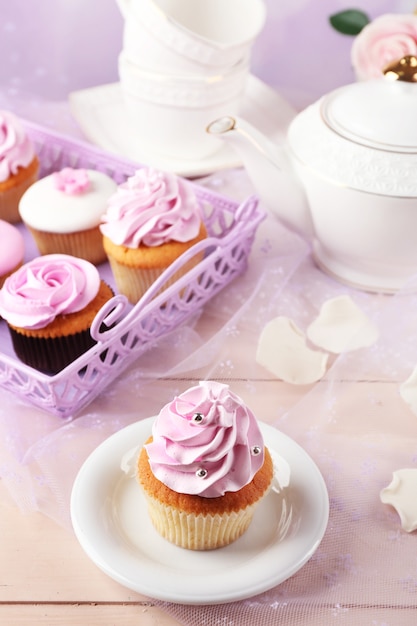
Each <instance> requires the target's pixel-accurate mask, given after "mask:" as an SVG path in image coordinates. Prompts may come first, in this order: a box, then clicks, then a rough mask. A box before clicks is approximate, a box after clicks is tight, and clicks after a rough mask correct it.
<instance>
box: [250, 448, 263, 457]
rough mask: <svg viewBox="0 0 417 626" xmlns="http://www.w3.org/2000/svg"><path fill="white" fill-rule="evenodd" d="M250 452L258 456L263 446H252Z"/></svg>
mask: <svg viewBox="0 0 417 626" xmlns="http://www.w3.org/2000/svg"><path fill="white" fill-rule="evenodd" d="M250 452H251V454H253V456H258V454H261V452H262V448H261V446H252V448H251V451H250Z"/></svg>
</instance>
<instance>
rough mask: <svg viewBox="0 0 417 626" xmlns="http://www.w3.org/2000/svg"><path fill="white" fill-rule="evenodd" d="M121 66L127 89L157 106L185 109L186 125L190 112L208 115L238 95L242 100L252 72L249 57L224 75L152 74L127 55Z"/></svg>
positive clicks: (121, 82) (120, 60)
mask: <svg viewBox="0 0 417 626" xmlns="http://www.w3.org/2000/svg"><path fill="white" fill-rule="evenodd" d="M118 65H119V77H120V84H121V86H122V88H123V90H125V91H127V92H128V93H129V94H132V95H133V96H135V97H137V98H140V99H144V100H147V101H149V102H153V103H155V104H161V105H164V106H166V107H169V106H172V107H177V108H178V107H184V108H185V109H186V110H185V111H184V121H185V122H186V118H187V115H188V114H189V112H188V111H187V109H191V108H194V107H202V108H203V111H206V116H207V115H209V113H210V111H209V110H208V107H209V106H210V105H211V104H218V103H224V102H227V101H229V100H230V99H232V98H235V97H236V96H238V97H239V98H240V97H241V96H242V93H243V91H244V89H245V86H246V80H247V77H248V73H249V63H248V60H247V59H246V58H244V59H242V60H241V61H239V62H238V63H236V64H235V65H234V66H232V67H231V68H229V69H228V70H226V71H224V72H223V73H222V72H218V73H216V72H214V71H213V72H212V73H211V74H210V75H207V76H205V75H201V76H200V75H195V76H183V75H178V74H166V73H156V72H151V71H148V70H146V69H142V68H141V67H140V66H138V65H134V64H133V63H131V62H130V61H129V59H128V58H127V56H126V55H125V54H124V53H123V52H122V53H121V54H120V55H119V64H118ZM203 130H204V126H203ZM184 134H185V133H184Z"/></svg>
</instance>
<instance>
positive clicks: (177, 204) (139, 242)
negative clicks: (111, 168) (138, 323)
mask: <svg viewBox="0 0 417 626" xmlns="http://www.w3.org/2000/svg"><path fill="white" fill-rule="evenodd" d="M101 232H102V234H103V245H104V249H105V251H106V253H107V257H108V259H109V263H110V266H111V268H112V271H113V275H114V279H115V282H116V285H117V288H118V290H119V292H120V293H122V294H124V295H126V297H127V298H128V299H129V301H130V302H132V303H136V302H137V301H138V300H139V299H140V297H141V296H142V295H143V293H144V292H145V291H146V290H147V289H148V287H149V286H150V285H151V284H152V283H153V282H154V281H155V280H156V279H157V278H158V277H159V276H160V275H161V273H162V272H163V271H164V270H165V269H166V268H167V267H169V265H170V264H171V263H172V262H173V261H175V259H177V258H178V257H179V256H180V255H181V254H182V253H183V252H185V251H186V250H188V249H189V248H191V247H192V246H193V245H194V244H195V243H197V242H198V241H200V240H201V239H204V238H205V237H206V230H205V227H204V224H203V221H202V212H201V207H200V203H199V201H198V199H197V198H196V196H195V193H194V190H193V189H192V186H191V184H190V183H188V182H187V181H185V180H183V179H181V178H180V177H178V176H176V175H175V174H171V173H167V172H161V171H158V170H155V169H153V168H142V169H140V170H138V171H137V172H136V173H135V174H134V175H133V176H132V177H130V178H128V179H127V181H126V182H125V183H123V184H122V185H120V186H119V187H118V190H117V192H116V193H115V194H114V195H113V196H112V197H111V198H110V200H109V203H108V208H107V211H106V213H105V214H104V215H103V217H102V224H101ZM200 260H201V256H197V257H196V258H193V259H191V260H190V261H189V262H188V263H187V264H185V265H184V266H183V267H182V269H181V271H180V272H178V273H176V274H175V275H174V276H173V277H172V279H171V281H170V282H169V283H167V284H166V285H165V287H167V286H168V285H169V284H172V282H174V281H175V280H177V279H178V278H179V276H181V275H183V274H184V273H185V272H187V271H188V270H189V269H190V268H191V267H194V266H195V264H196V263H198V262H199V261H200Z"/></svg>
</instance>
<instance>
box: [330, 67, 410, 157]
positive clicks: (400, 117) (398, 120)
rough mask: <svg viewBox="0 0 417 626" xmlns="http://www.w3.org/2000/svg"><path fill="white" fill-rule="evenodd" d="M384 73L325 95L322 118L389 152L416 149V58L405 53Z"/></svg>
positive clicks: (353, 137) (333, 127)
mask: <svg viewBox="0 0 417 626" xmlns="http://www.w3.org/2000/svg"><path fill="white" fill-rule="evenodd" d="M384 74H385V75H384V76H383V77H382V78H377V79H373V80H368V81H363V82H357V83H353V84H351V85H348V86H346V87H341V88H340V89H337V90H336V91H333V92H331V93H330V94H329V95H328V96H325V97H324V98H323V99H322V103H321V116H322V119H323V121H324V122H325V124H326V125H327V126H328V127H329V128H331V130H332V131H333V132H336V133H337V134H339V135H341V136H342V137H344V138H345V139H348V140H349V141H352V142H354V143H357V144H361V145H364V146H369V147H372V148H376V149H379V150H385V151H390V152H417V123H416V111H417V58H416V57H414V56H406V57H403V58H402V59H401V60H400V61H398V62H395V63H393V64H391V65H390V66H388V67H387V68H386V69H385V70H384Z"/></svg>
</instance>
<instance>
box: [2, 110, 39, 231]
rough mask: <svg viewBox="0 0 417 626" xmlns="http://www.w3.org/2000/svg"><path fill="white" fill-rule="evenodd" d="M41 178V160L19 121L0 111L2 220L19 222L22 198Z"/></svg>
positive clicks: (8, 113) (12, 222)
mask: <svg viewBox="0 0 417 626" xmlns="http://www.w3.org/2000/svg"><path fill="white" fill-rule="evenodd" d="M38 175H39V159H38V157H37V155H36V152H35V147H34V145H33V142H32V141H31V139H30V138H29V137H28V135H27V133H26V131H25V129H24V127H23V125H22V124H21V122H20V120H19V118H18V117H16V115H13V113H10V112H9V111H0V219H2V220H5V221H6V222H10V223H11V224H14V223H16V222H20V215H19V201H20V198H21V197H22V195H23V194H24V192H25V191H26V189H27V188H28V187H29V186H30V185H32V184H33V183H34V182H35V181H36V180H37V178H38Z"/></svg>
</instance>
